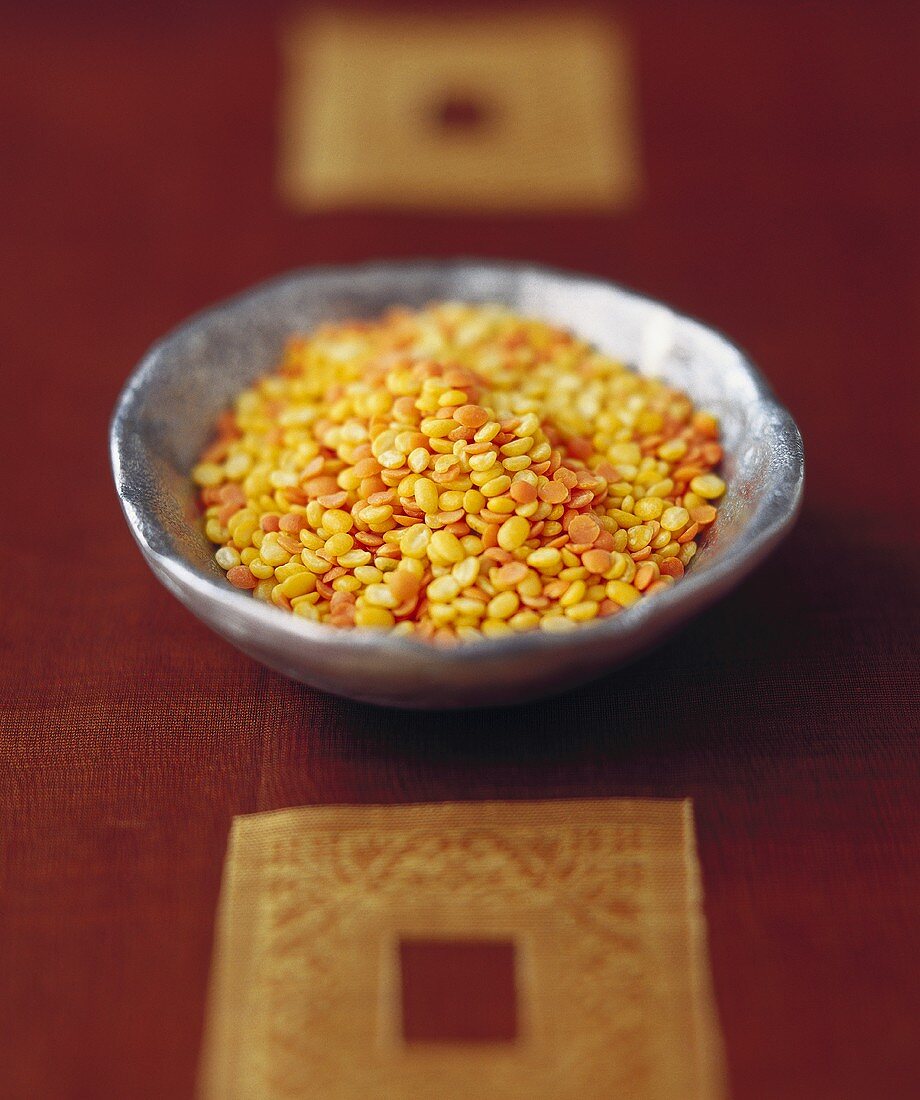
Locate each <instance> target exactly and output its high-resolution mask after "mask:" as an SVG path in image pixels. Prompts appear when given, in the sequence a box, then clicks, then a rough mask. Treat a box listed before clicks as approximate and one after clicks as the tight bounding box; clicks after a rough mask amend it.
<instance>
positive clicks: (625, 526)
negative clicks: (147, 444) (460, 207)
mask: <svg viewBox="0 0 920 1100" xmlns="http://www.w3.org/2000/svg"><path fill="white" fill-rule="evenodd" d="M721 457H722V450H721V447H720V446H719V442H718V424H717V421H716V419H715V418H714V417H713V416H712V415H710V414H709V413H706V412H701V411H697V410H694V408H693V406H692V404H691V402H690V400H689V398H688V397H687V396H686V395H685V394H682V393H680V392H678V391H676V390H674V389H672V388H670V387H668V386H667V385H665V384H664V383H663V382H660V381H657V380H655V379H650V378H645V377H642V376H640V375H638V374H636V373H634V372H633V371H631V370H629V369H627V368H626V367H625V366H624V365H623V364H621V363H618V362H616V361H615V360H613V359H611V358H609V357H607V356H605V355H602V354H600V353H599V352H598V351H597V350H595V349H594V348H592V347H591V346H590V345H588V344H586V343H584V342H582V341H580V340H578V339H576V338H575V337H574V336H572V335H571V334H570V333H568V332H565V331H563V330H560V329H557V328H553V327H551V326H550V325H547V324H544V323H542V322H539V321H533V320H527V319H525V318H522V317H519V316H518V315H516V314H514V313H512V312H511V311H509V310H507V309H506V308H504V307H500V306H491V305H490V306H470V305H463V304H458V303H441V304H437V305H433V306H430V307H428V308H426V309H424V310H421V311H419V312H409V311H407V310H394V311H392V312H390V313H389V314H387V315H386V316H385V317H384V318H382V319H381V320H380V321H377V322H348V323H344V324H337V325H327V326H325V327H323V328H320V329H319V330H317V331H316V332H315V333H314V334H313V335H312V336H309V337H307V338H296V339H292V340H291V341H290V342H289V344H288V346H287V348H286V350H285V353H284V357H283V361H282V363H281V366H280V368H279V370H278V372H277V373H275V374H272V375H270V376H268V377H265V378H263V379H262V380H260V381H259V382H258V383H257V384H256V385H254V386H253V387H252V388H251V389H249V390H247V391H246V392H244V393H243V394H241V395H240V396H239V398H238V399H237V401H236V404H235V407H234V408H233V409H232V410H230V411H228V412H227V413H225V414H224V416H223V417H222V418H221V420H220V422H219V425H218V436H217V439H216V440H215V442H214V443H212V444H211V446H209V447H208V448H207V450H206V451H205V452H204V454H203V455H202V457H201V461H200V463H199V464H198V465H197V466H196V467H195V469H194V470H193V475H192V476H193V478H194V481H195V483H196V484H197V485H198V486H199V487H200V491H201V503H202V507H203V510H204V515H205V520H204V522H205V532H206V534H207V537H208V539H209V540H210V541H211V542H213V543H216V544H218V545H219V546H220V549H219V550H218V551H217V553H216V554H215V558H216V560H217V563H218V565H219V566H220V567H221V569H223V570H225V571H226V574H227V579H228V581H229V582H230V583H231V584H233V585H235V586H236V587H237V588H240V589H247V590H251V591H252V593H253V595H254V596H255V597H256V598H257V599H260V600H266V601H269V602H271V603H273V604H275V605H277V606H278V607H279V608H283V609H284V610H285V611H288V612H292V613H293V614H294V615H296V616H300V617H302V618H305V619H310V620H313V621H315V622H324V623H331V624H332V625H334V626H341V627H352V626H359V627H376V628H380V629H386V630H391V631H393V632H394V633H396V634H403V635H412V636H415V637H419V638H423V639H429V640H433V641H444V642H456V641H462V642H465V641H474V640H476V639H480V638H482V637H483V636H484V635H486V636H490V637H494V636H496V635H501V634H508V633H511V632H513V631H523V630H531V629H541V630H547V631H563V630H571V629H576V628H577V627H578V625H579V624H580V623H586V622H590V621H592V620H594V619H599V618H605V617H607V616H610V615H616V614H619V613H620V612H621V611H622V610H623V609H624V608H628V607H629V606H630V605H632V604H634V603H635V602H636V601H637V600H639V599H642V598H647V597H649V596H653V595H654V594H655V593H657V592H660V591H662V590H663V589H665V588H666V587H667V586H669V585H672V584H674V583H675V581H677V580H678V579H679V578H680V577H681V576H683V573H684V570H685V568H686V567H687V566H688V565H689V563H690V561H691V559H692V558H693V556H694V554H695V553H696V550H697V545H698V542H699V540H700V538H701V537H703V535H704V533H705V531H706V529H707V528H708V527H709V526H710V525H711V524H712V523H713V521H714V520H715V518H716V507H715V502H716V501H717V500H718V499H719V498H720V497H721V496H722V494H723V493H724V491H725V483H724V482H723V481H722V479H721V478H720V477H719V476H718V475H717V474H716V473H714V472H713V471H714V469H715V467H717V466H718V464H719V462H720V460H721Z"/></svg>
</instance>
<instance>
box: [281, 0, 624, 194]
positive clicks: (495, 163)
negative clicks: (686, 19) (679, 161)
mask: <svg viewBox="0 0 920 1100" xmlns="http://www.w3.org/2000/svg"><path fill="white" fill-rule="evenodd" d="M282 44H283V61H284V66H283V82H282V95H281V126H280V161H279V186H280V190H281V194H282V196H283V197H284V198H285V200H286V201H287V202H289V203H290V204H291V205H293V206H295V207H301V208H306V209H313V208H324V207H338V206H363V207H387V206H391V207H392V206H395V207H403V208H422V207H427V208H453V209H473V210H487V209H491V210H515V209H522V210H534V209H576V210H577V209H583V208H601V209H606V208H611V207H616V206H621V205H623V204H625V203H628V202H629V201H630V200H631V199H632V198H633V197H634V196H635V194H636V191H637V188H638V155H637V151H636V135H635V129H636V119H635V115H636V111H635V104H634V94H633V79H632V68H631V59H630V51H629V43H628V41H627V39H626V36H625V34H624V33H623V31H622V30H621V29H620V28H619V27H618V26H617V25H616V24H615V23H613V21H612V20H611V19H610V17H609V16H603V15H602V14H600V13H597V12H591V11H586V10H585V9H576V10H574V11H568V12H566V11H564V10H560V11H549V10H547V9H546V8H543V9H539V8H538V9H535V10H534V9H531V10H526V9H524V10H518V11H506V12H501V11H498V12H489V11H483V10H480V11H467V12H465V13H463V14H462V15H459V16H453V17H452V16H450V15H444V14H442V15H436V14H432V13H425V12H423V11H421V10H416V11H414V12H413V11H408V12H407V11H406V10H402V11H400V10H398V9H391V10H389V11H386V10H384V11H379V12H376V13H372V12H367V11H363V12H362V11H355V10H350V11H349V10H335V9H333V8H326V9H325V10H323V9H320V10H319V11H315V12H309V13H307V14H305V15H304V16H301V17H300V18H297V19H293V20H290V21H289V22H288V23H287V24H286V25H285V29H284V33H283V42H282Z"/></svg>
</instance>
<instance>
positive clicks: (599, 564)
mask: <svg viewBox="0 0 920 1100" xmlns="http://www.w3.org/2000/svg"><path fill="white" fill-rule="evenodd" d="M581 560H582V563H583V564H584V567H585V569H587V570H588V572H589V573H606V572H607V570H608V569H609V568H610V563H611V560H612V559H611V557H610V553H609V551H607V550H598V549H592V550H586V551H585V552H584V554H582V556H581Z"/></svg>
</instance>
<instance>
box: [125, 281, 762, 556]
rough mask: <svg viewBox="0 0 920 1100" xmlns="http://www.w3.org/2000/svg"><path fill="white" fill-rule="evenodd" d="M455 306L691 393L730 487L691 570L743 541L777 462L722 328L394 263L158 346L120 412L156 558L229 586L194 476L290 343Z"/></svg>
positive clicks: (262, 292) (252, 308)
mask: <svg viewBox="0 0 920 1100" xmlns="http://www.w3.org/2000/svg"><path fill="white" fill-rule="evenodd" d="M448 298H456V299H462V300H464V301H471V302H494V301H498V302H503V303H505V304H507V305H509V306H511V307H512V308H514V309H516V310H518V311H519V312H521V313H523V314H528V315H531V316H534V317H538V318H542V319H545V320H548V321H551V322H554V323H556V324H559V325H561V326H564V327H566V328H569V329H571V330H573V331H574V332H575V333H576V334H577V335H579V336H581V337H584V338H586V339H588V340H590V341H591V342H592V343H594V344H596V345H597V346H598V347H599V348H600V349H601V350H602V351H604V352H606V353H608V354H610V355H613V356H616V357H617V358H619V359H622V360H623V361H624V362H626V363H628V364H630V365H631V366H634V367H635V368H636V369H637V370H639V371H640V372H642V373H643V374H652V375H657V376H659V377H661V378H664V379H666V380H667V381H668V382H670V383H672V384H673V385H675V386H677V387H679V388H680V389H682V390H684V391H685V392H687V393H688V394H690V396H691V397H692V399H693V401H694V403H695V404H696V405H698V406H700V407H702V408H705V409H709V410H711V411H712V412H714V413H715V414H716V415H717V416H719V418H720V420H721V425H722V436H723V444H724V448H725V455H726V457H725V462H724V470H725V477H726V480H727V481H728V485H729V490H728V493H727V495H726V498H725V501H724V504H723V506H722V509H721V511H720V518H719V523H718V524H717V525H716V528H715V529H714V530H713V532H712V533H711V537H710V538H709V539H708V540H707V542H706V543H705V544H704V545H703V547H702V548H701V551H700V553H699V555H698V557H697V559H696V560H695V561H694V566H693V572H694V573H697V574H699V573H702V572H703V571H705V570H706V568H707V561H711V560H712V559H713V558H715V557H717V556H719V555H720V554H721V553H722V552H724V551H725V550H726V549H727V548H728V547H729V546H731V544H732V543H733V542H734V541H735V540H737V539H738V538H741V537H742V535H743V533H744V532H745V530H746V529H748V528H749V525H750V522H751V520H752V518H753V513H754V512H755V510H756V509H757V506H758V503H762V501H760V500H759V497H760V490H762V489H763V488H764V487H766V486H767V485H768V483H769V482H770V477H769V473H770V466H771V464H772V462H773V461H774V459H775V454H774V453H773V451H772V448H771V443H772V442H773V440H772V438H771V434H772V433H771V431H770V428H771V425H770V424H769V423H767V422H765V421H768V420H769V412H770V410H769V408H767V409H765V408H764V406H763V404H762V403H761V402H760V401H758V398H761V397H762V396H763V395H764V393H765V392H767V391H766V388H765V385H764V383H763V382H762V380H760V379H759V378H758V377H757V376H756V375H755V374H753V373H752V371H751V368H750V366H749V364H748V363H747V361H746V360H745V359H744V357H743V355H742V354H741V353H740V352H739V351H738V349H737V348H735V347H734V346H733V345H732V344H731V343H729V342H728V341H727V340H726V339H724V338H723V337H722V336H720V335H719V334H717V333H715V332H714V331H712V330H711V329H708V328H706V327H704V326H703V325H701V324H699V323H698V322H696V321H693V320H691V319H690V318H687V317H683V316H680V315H678V314H676V313H674V312H673V311H672V310H670V309H668V308H667V307H665V306H662V305H659V304H658V303H655V302H652V301H649V300H648V299H645V298H642V297H639V296H637V295H634V294H631V293H629V292H627V291H624V290H622V289H620V288H618V287H614V286H610V285H607V284H601V283H596V282H594V281H592V280H588V279H580V278H577V277H568V276H563V275H558V274H555V273H546V272H541V271H534V270H532V269H520V268H514V267H503V266H496V267H489V266H488V265H481V264H470V265H464V264H453V265H440V264H420V265H411V266H401V265H386V267H385V268H381V267H379V266H376V267H375V266H372V267H367V268H364V269H356V270H351V271H341V270H336V269H330V270H328V271H320V272H309V273H304V274H303V275H301V276H298V275H293V276H289V277H287V278H286V279H283V280H279V281H277V282H275V283H271V284H268V285H266V286H264V287H261V288H259V289H257V290H255V291H252V292H250V293H249V294H246V295H244V296H242V297H240V298H237V299H235V300H233V301H231V302H229V303H227V304H226V305H223V306H219V307H217V308H215V309H214V310H211V311H208V312H207V313H206V314H203V315H201V316H200V317H198V318H196V319H193V320H192V321H191V322H189V323H187V324H185V325H184V326H182V327H181V328H179V329H177V330H176V331H175V332H174V333H172V334H171V335H170V336H168V337H167V338H166V339H165V340H164V341H162V342H161V343H160V344H159V345H157V346H156V347H155V348H154V349H153V350H152V352H151V353H150V355H149V356H148V357H147V359H146V361H145V364H144V365H143V367H142V369H141V370H140V371H139V372H138V374H137V375H136V376H135V378H134V379H133V381H132V383H131V384H130V385H129V387H128V390H127V391H126V394H125V395H124V398H123V401H122V409H121V415H122V416H128V417H129V418H130V429H131V430H130V433H129V434H128V436H127V438H123V440H122V454H121V456H120V460H121V465H122V466H130V468H131V471H130V475H131V476H130V477H123V478H122V482H123V485H124V486H125V487H129V492H130V496H132V497H134V498H135V499H134V501H133V503H135V504H136V505H138V506H140V508H141V510H142V511H147V510H151V509H152V511H153V512H154V513H155V514H156V516H157V517H158V519H159V523H158V524H155V525H153V526H148V527H147V528H146V530H145V532H144V533H145V536H146V538H147V540H148V542H149V543H150V547H151V549H152V550H154V551H155V552H158V553H165V554H167V555H173V554H178V555H179V556H180V557H182V558H184V559H185V560H186V561H187V562H188V563H189V564H191V565H193V566H195V567H196V568H197V569H198V570H201V571H203V572H204V573H206V574H208V575H211V576H215V577H218V578H220V577H222V573H221V571H220V570H219V568H218V567H217V566H216V564H215V563H214V561H213V554H212V549H211V547H210V545H209V544H208V542H207V541H206V539H205V538H204V535H203V533H202V531H201V528H200V524H199V523H198V522H197V513H196V508H195V502H194V492H193V487H192V486H191V484H190V482H189V478H188V474H189V470H190V469H191V467H192V466H193V465H194V463H195V461H196V459H197V456H198V455H199V453H200V452H201V450H202V448H203V447H204V445H205V444H206V443H207V442H208V440H209V439H210V438H211V436H212V433H213V425H214V423H215V420H216V418H217V416H218V414H219V413H220V412H221V411H222V410H223V409H224V408H226V407H227V405H228V404H229V403H230V402H231V401H232V399H233V398H234V396H235V395H236V394H237V393H239V392H240V390H242V389H244V388H245V387H246V386H248V385H249V384H250V383H251V382H253V381H254V380H255V379H256V378H258V377H259V376H260V375H262V374H264V373H266V372H267V371H270V370H272V369H273V367H274V366H275V365H276V363H277V362H278V360H279V357H280V354H281V350H282V348H283V346H284V343H285V341H286V339H287V338H288V336H290V335H291V334H292V333H296V332H304V331H308V330H310V329H311V328H313V327H314V326H316V325H317V324H320V323H322V322H324V321H330V320H343V319H346V318H350V317H361V318H372V317H375V316H378V315H379V314H380V313H382V312H383V311H384V310H385V309H387V308H388V307H390V306H393V305H396V304H402V305H407V306H410V307H418V306H423V305H425V304H426V303H428V302H431V301H436V300H443V299H448Z"/></svg>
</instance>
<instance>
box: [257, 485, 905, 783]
mask: <svg viewBox="0 0 920 1100" xmlns="http://www.w3.org/2000/svg"><path fill="white" fill-rule="evenodd" d="M831 564H832V566H833V567H832V568H831V567H830V566H831ZM914 572H915V566H914V564H913V562H912V561H911V560H910V558H909V555H908V552H907V551H906V550H900V551H899V550H896V549H890V548H885V549H884V550H882V548H881V547H879V546H875V547H867V546H866V545H865V543H863V542H861V541H857V539H856V538H855V537H854V535H853V533H852V529H851V527H850V524H849V521H848V520H846V519H845V518H843V517H841V516H836V515H832V514H828V513H824V512H818V511H813V510H811V509H809V508H807V507H806V509H805V511H804V512H803V514H802V517H801V519H800V522H799V524H798V527H797V529H796V530H795V531H794V532H793V534H792V535H791V536H790V538H789V539H788V541H787V542H786V543H785V544H784V545H783V546H782V547H781V548H780V549H779V550H778V552H777V553H776V554H775V555H774V556H773V557H772V558H771V559H770V561H769V562H768V563H766V564H765V565H764V566H763V567H762V568H761V569H760V570H759V571H758V572H757V573H756V574H755V575H754V576H753V577H752V578H751V579H750V580H749V581H747V582H746V583H745V584H744V585H743V586H742V587H741V589H739V590H738V591H737V592H735V593H734V594H733V595H731V596H730V597H729V598H727V599H726V600H724V601H722V602H721V603H719V604H717V605H716V606H714V607H712V608H710V609H709V610H708V611H706V612H704V613H703V614H702V615H700V616H699V617H698V618H697V619H696V620H694V621H693V622H692V623H691V624H690V625H689V626H688V627H686V628H685V629H684V630H683V631H682V632H681V633H680V634H679V635H678V636H677V637H675V638H673V639H671V640H670V641H668V642H667V643H666V644H665V645H663V646H662V647H661V648H660V649H658V650H657V651H655V652H654V653H652V654H650V655H649V656H646V657H644V658H642V659H641V660H639V661H637V662H636V663H635V664H634V665H632V666H631V667H629V668H627V669H621V670H619V671H617V672H616V673H614V674H612V675H610V676H608V677H605V678H603V679H601V680H598V681H595V682H594V683H592V684H589V685H587V686H585V687H583V688H581V689H579V690H577V691H572V692H568V693H566V694H563V695H559V696H556V697H554V698H550V699H546V700H544V701H541V702H536V703H529V704H525V705H521V706H517V707H508V708H488V709H481V710H469V711H448V712H434V711H428V712H425V711H399V710H387V709H382V708H378V707H373V706H369V705H366V704H361V703H355V702H351V701H348V700H341V699H333V698H331V697H329V696H322V695H320V694H319V693H316V692H314V691H311V689H309V688H305V687H302V686H300V685H297V684H293V683H289V682H286V693H287V695H288V704H289V707H288V708H287V711H288V713H289V715H290V724H289V725H288V726H287V728H286V730H285V731H283V732H282V731H278V735H279V737H280V738H281V739H282V740H283V741H284V742H286V746H285V751H284V752H283V754H282V755H283V766H284V768H285V769H287V770H288V774H287V776H286V778H285V779H284V780H283V782H282V786H284V787H285V788H287V790H286V798H287V797H288V796H290V797H291V798H292V800H293V801H294V802H296V801H297V798H296V794H295V789H297V788H300V785H299V784H298V782H297V780H296V778H295V775H294V774H293V773H295V772H296V771H298V770H299V765H301V764H302V765H303V766H304V767H307V766H308V765H309V767H310V768H311V769H317V770H319V771H323V772H324V773H325V774H328V773H329V771H330V769H331V771H332V772H334V773H336V774H337V775H338V777H339V778H340V779H341V780H342V781H343V782H344V783H345V785H346V786H347V787H348V791H347V792H346V791H345V790H341V789H338V788H336V787H335V784H333V789H332V790H330V789H328V788H324V789H323V791H322V796H321V800H322V801H326V800H334V799H335V798H336V797H341V796H343V795H344V796H345V797H353V798H355V800H359V801H360V800H364V799H365V798H366V797H373V798H374V800H378V801H379V800H381V791H386V792H388V793H389V794H390V795H391V797H392V798H393V800H407V799H409V800H411V799H425V798H446V797H454V798H456V797H477V798H479V797H490V796H497V795H501V796H509V795H511V796H514V795H517V796H518V797H533V796H535V795H537V796H540V795H544V796H546V797H550V796H556V797H558V796H560V795H564V794H565V793H574V794H585V793H613V792H614V791H629V792H634V793H660V794H669V793H674V794H682V793H687V792H689V791H692V790H693V789H694V788H696V787H697V786H698V785H699V784H705V783H708V782H709V781H711V780H713V779H715V778H716V777H718V776H722V777H723V778H726V779H730V778H731V776H732V774H733V773H734V772H735V771H736V770H737V768H738V767H739V765H743V766H744V767H745V768H746V769H749V768H750V767H751V766H752V759H753V758H756V757H759V758H763V759H764V760H765V761H768V760H770V759H773V758H792V757H796V756H802V755H803V754H805V753H811V754H816V753H825V752H826V753H833V752H834V749H835V745H836V743H837V742H838V739H839V737H840V735H841V733H842V732H844V731H847V732H848V733H849V735H850V736H849V744H850V746H851V748H852V747H853V745H854V738H855V740H856V742H857V743H859V742H864V743H865V744H866V746H867V748H868V749H870V750H871V749H872V748H873V747H874V746H877V745H878V744H879V736H878V735H879V734H882V735H884V734H885V733H886V732H888V733H890V731H886V730H884V729H879V722H878V719H877V711H876V708H875V706H874V700H875V699H876V698H878V695H879V693H881V694H886V693H887V695H888V696H891V695H892V694H894V695H895V696H896V695H897V692H898V691H899V681H901V678H902V677H907V678H908V679H909V677H910V675H911V673H910V667H911V663H910V660H909V656H910V655H909V652H908V650H909V648H910V647H909V646H908V647H906V648H905V647H904V645H901V646H900V647H899V646H898V645H893V644H892V641H891V639H890V637H888V636H889V635H891V634H892V633H896V634H898V636H899V637H902V636H903V638H909V637H910V635H911V631H910V623H909V622H907V621H906V619H907V617H908V616H909V615H910V611H909V605H908V603H907V602H906V601H904V600H903V587H902V586H901V585H902V582H898V585H897V586H896V585H895V584H892V583H891V580H890V579H891V578H899V577H900V578H904V579H905V580H906V579H908V578H909V577H910V576H911V575H912V573H914ZM843 577H852V578H853V583H854V584H856V583H858V584H859V585H860V586H861V599H860V600H859V601H858V602H857V601H855V600H854V601H849V602H848V597H847V591H846V589H845V588H843V587H842V585H841V578H843ZM899 649H900V651H901V652H903V653H904V663H903V667H901V666H900V665H897V664H895V665H892V664H891V663H890V658H889V662H888V663H884V662H883V660H882V654H884V653H888V654H891V653H892V652H895V653H897V652H899ZM828 682H833V683H835V684H836V685H837V691H836V693H835V694H834V695H829V693H828V692H827V691H826V686H827V684H828ZM901 682H903V681H901ZM819 688H820V690H819ZM829 699H832V700H833V701H832V702H831V703H829V702H828V700H829ZM905 705H906V706H909V705H910V703H909V700H908V701H907V702H906V704H905ZM907 720H908V719H907V716H906V715H905V721H907ZM317 730H318V731H320V732H313V731H317ZM272 741H273V738H271V737H269V739H268V743H267V745H266V748H267V750H268V752H267V756H266V758H265V764H266V765H267V767H268V769H269V770H270V771H275V769H274V767H273V765H272V759H273V757H274V758H275V762H276V763H278V764H280V763H281V761H280V760H278V758H277V757H275V754H274V753H273V752H272V750H271V742H272ZM276 747H277V746H276ZM313 774H314V775H315V774H316V771H315V770H314V771H313ZM275 778H276V779H279V778H280V776H278V775H277V773H276V776H275ZM300 790H301V793H302V794H303V795H304V796H307V795H309V796H310V797H307V798H305V799H304V800H306V801H315V800H316V799H317V793H318V792H317V791H316V789H315V787H314V781H313V780H311V781H310V784H309V789H307V788H300ZM461 792H464V793H461ZM287 804H291V803H290V802H287Z"/></svg>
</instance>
